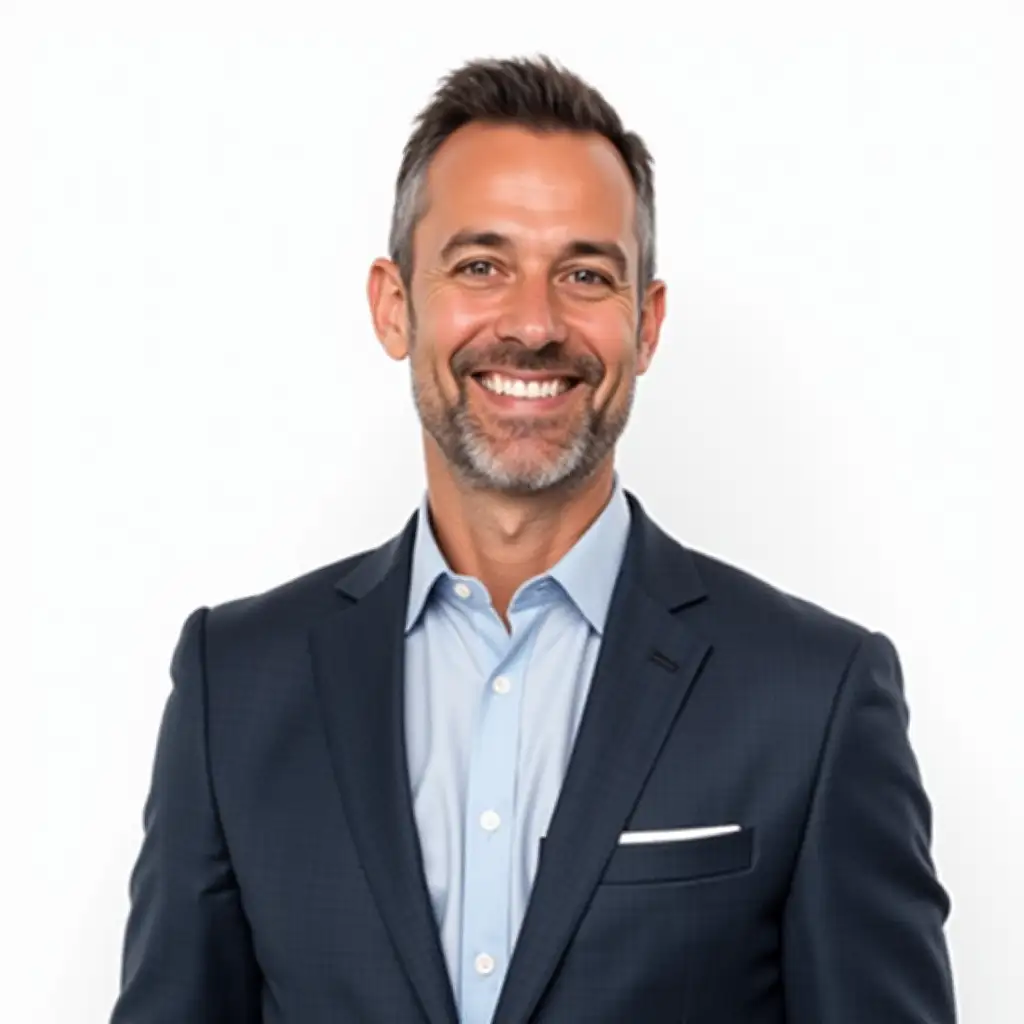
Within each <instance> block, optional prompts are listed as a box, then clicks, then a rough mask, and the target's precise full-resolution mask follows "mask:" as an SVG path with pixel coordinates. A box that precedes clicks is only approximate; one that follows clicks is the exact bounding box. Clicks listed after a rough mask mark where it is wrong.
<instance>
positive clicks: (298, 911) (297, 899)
mask: <svg viewBox="0 0 1024 1024" xmlns="http://www.w3.org/2000/svg"><path fill="white" fill-rule="evenodd" d="M629 501H630V507H631V512H632V524H631V528H630V534H629V540H628V543H627V547H626V552H625V556H624V559H623V565H622V571H621V573H620V576H619V579H618V582H617V584H616V587H615V591H614V594H613V597H612V603H611V607H610V609H609V614H608V629H607V632H606V635H605V638H604V641H603V645H602V648H601V653H600V657H599V660H598V664H597V669H596V672H595V676H594V679H593V682H592V684H591V690H590V696H589V699H588V703H587V706H586V709H585V712H584V715H583V720H582V723H581V726H580V731H579V734H578V736H577V740H576V744H575V747H574V750H573V754H572V758H571V761H570V764H569V768H568V772H567V774H566V777H565V781H564V784H563V787H562V791H561V794H560V797H559V801H558V804H557V806H556V810H555V813H554V817H553V819H552V821H551V826H550V829H549V831H548V835H547V838H546V839H545V841H544V844H543V850H542V853H541V859H540V864H539V868H538V873H537V877H536V880H535V883H534V887H533V892H532V895H531V898H530V902H529V905H528V909H527V913H526V918H525V921H524V923H523V926H522V930H521V932H520V934H519V938H518V941H517V944H516V947H515V951H514V955H513V958H512V962H511V964H510V966H509V970H508V975H507V977H506V980H505V984H504V987H503V989H502V993H501V997H500V1000H499V1003H498V1008H497V1011H496V1014H495V1021H496V1022H497V1024H514V1022H525V1021H537V1022H543V1024H555V1022H558V1024H564V1022H575V1021H588V1022H608V1024H612V1022H616V1024H618V1022H627V1021H637V1022H643V1024H660V1022H666V1024H668V1022H673V1024H679V1022H681V1021H683V1022H686V1024H740V1022H742V1024H783V1022H786V1024H867V1022H879V1024H890V1022H891V1024H903V1022H907V1024H909V1022H921V1024H924V1022H928V1024H950V1022H952V1021H954V1019H955V1011H954V1009H953V995H952V980H951V976H950V968H949V963H948V956H947V953H946V948H945V943H944V939H943V933H942V927H943V923H944V921H945V919H946V917H947V914H948V911H949V901H948V898H947V896H946V893H945V891H944V890H943V888H942V886H941V884H940V883H939V882H938V880H937V879H936V877H935V872H934V868H933V865H932V861H931V857H930V853H929V843H930V829H931V821H930V807H929V803H928V800H927V797H926V795H925V793H924V790H923V788H922V785H921V781H920V777H919V773H918V769H917V765H916V762H915V759H914V755H913V753H912V751H911V749H910V747H909V744H908V741H907V736H906V723H907V710H906V705H905V703H904V700H903V693H902V681H901V677H900V670H899V664H898V661H897V658H896V654H895V651H894V650H893V648H892V646H891V645H890V644H889V642H888V641H887V640H886V639H885V638H884V637H882V636H880V635H878V634H870V633H867V632H865V631H864V630H863V629H861V628H860V627H858V626H856V625H854V624H852V623H849V622H846V621H843V620H841V619H839V618H837V617H835V616H832V615H829V614H828V613H826V612H824V611H822V610H820V609H818V608H816V607H814V606H812V605H809V604H807V603H804V602H801V601H798V600H796V599H794V598H791V597H788V596H786V595H783V594H781V593H779V592H777V591H775V590H773V589H772V588H770V587H768V586H767V585H766V584H764V583H761V582H759V581H757V580H755V579H753V578H752V577H750V576H748V575H746V574H744V573H742V572H740V571H739V570H736V569H733V568H730V567H728V566H726V565H724V564H722V563H720V562H717V561H715V560H713V559H710V558H707V557H705V556H702V555H699V554H697V553H694V552H690V551H688V550H687V549H685V548H683V547H682V546H680V545H679V544H677V543H676V542H675V541H674V540H672V539H671V538H670V537H668V536H667V535H666V534H665V533H663V532H662V531H661V530H660V529H659V528H658V527H657V526H656V525H655V524H654V522H653V521H652V520H651V519H650V518H649V517H648V516H647V515H646V514H645V513H644V511H643V509H642V508H641V506H640V504H639V502H637V500H636V499H635V498H634V497H633V496H632V495H630V496H629ZM414 529H415V517H414V518H412V519H410V520H409V522H408V524H407V525H406V527H405V529H404V530H403V532H402V533H401V534H399V535H398V536H397V537H395V538H394V539H392V540H391V541H389V542H388V543H387V544H385V545H383V546H382V547H381V548H378V549H376V550H374V551H371V552H367V553H363V554H361V555H357V556H355V557H353V558H350V559H347V560H345V561H343V562H341V563H337V564H335V565H332V566H328V567H326V568H323V569H320V570H318V571H316V572H313V573H311V574H309V575H307V576H304V577H302V578H300V579H298V580H295V581H292V582H291V583H288V584H286V585H284V586H282V587H279V588H277V589H275V590H272V591H270V592H268V593H266V594H263V595H260V596H257V597H252V598H248V599H245V600H241V601H235V602H231V603H229V604H225V605H221V606H219V607H216V608H213V609H212V610H207V609H205V608H202V609H198V610H197V611H196V612H194V613H193V614H192V615H191V616H190V617H189V619H188V621H187V622H186V624H185V626H184V628H183V630H182V635H181V638H180V640H179V643H178V646H177V648H176V651H175V655H174V659H173V664H172V675H173V678H174V681H175V687H174V691H173V693H172V696H171V698H170V700H169V702H168V707H167V710H166V713H165V716H164V721H163V724H162V726H161V734H160V739H159V743H158V751H157V759H156V764H155V768H154V776H153V784H152V789H151V793H150V797H149V800H148V801H147V807H146V822H147V834H146V839H145V841H144V844H143V848H142V851H141V853H140V855H139V860H138V863H137V866H136V869H135V872H134V873H133V878H132V911H131V915H130V918H129V922H128V928H127V935H126V944H125V962H124V972H123V988H122V994H121V997H120V999H119V1002H118V1005H117V1007H116V1008H115V1011H114V1016H113V1024H164V1022H166V1024H171V1022H174V1024H181V1022H184V1021H188V1022H190V1024H213V1022H218V1024H243V1022H245V1024H248V1022H253V1021H263V1022H266V1024H282V1022H286V1021H287V1022H289V1024H321V1022H323V1024H327V1022H328V1021H330V1022H332V1024H336V1022H342V1021H352V1022H360V1024H361V1022H368V1024H369V1022H374V1021H382V1022H384V1021H400V1022H410V1024H413V1022H421V1021H422V1022H427V1021H429V1022H431V1024H443V1022H449V1024H451V1022H453V1021H455V1020H456V1014H455V1007H454V1001H453V997H452V992H451V986H450V984H449V982H448V979H447V975H446V972H445V965H444V960H443V957H442V955H441V950H440V947H439V944H438V938H437V931H436V925H435V922H434V919H433V917H432V913H431V908H430V904H429V900H428V897H427V892H426V889H425V886H424V880H423V873H422V867H421V863H420V858H419V849H418V840H417V834H416V828H415V824H414V821H413V816H412V811H411V803H410V793H409V783H408V776H407V772H406V763H405V752H404V747H403V739H402V713H401V711H402V699H401V697H402V682H403V672H402V656H401V651H402V645H401V636H402V624H403V616H404V613H405V601H406V596H407V589H408V574H409V558H410V552H411V549H412V542H413V532H414ZM733 822H735V823H738V824H740V825H741V826H742V829H741V830H740V831H738V832H733V833H730V834H726V835H720V836H715V837H712V838H709V839H696V840H690V841H686V842H678V843H668V844H662V845H650V846H649V845H622V844H620V843H619V842H618V839H619V837H620V834H621V833H622V832H624V831H636V830H648V829H676V828H684V827H689V826H702V825H715V824H719V823H733Z"/></svg>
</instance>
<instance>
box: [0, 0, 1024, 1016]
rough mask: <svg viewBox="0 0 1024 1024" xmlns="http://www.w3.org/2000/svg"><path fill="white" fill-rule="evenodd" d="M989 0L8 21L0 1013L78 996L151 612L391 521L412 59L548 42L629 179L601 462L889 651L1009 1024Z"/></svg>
mask: <svg viewBox="0 0 1024 1024" xmlns="http://www.w3.org/2000/svg"><path fill="white" fill-rule="evenodd" d="M428 8H429V9H428ZM1021 8H1022V5H1021V4H1019V3H1017V2H1015V0H1006V2H1005V3H1002V2H997V0H978V2H975V3H973V4H968V3H966V2H963V3H952V2H943V0H930V2H926V0H861V2H859V3H858V4H856V5H854V4H851V3H847V2H823V0H775V2H773V3H764V2H761V0H751V2H747V3H736V2H730V0H723V2H716V3H708V2H706V0H675V2H674V3H672V4H669V3H668V2H667V0H666V2H664V3H662V2H658V3H654V2H652V0H648V2H646V3H644V2H641V3H634V4H627V5H622V6H619V5H616V6H613V5H610V4H605V3H591V4H580V3H573V4H565V5H558V4H553V3H551V2H550V0H540V2H538V0H517V2H516V3H514V4H513V5H510V6H509V5H487V4H484V5H479V4H442V5H435V6H434V7H430V5H425V4H412V3H408V2H406V0H402V2H401V3H395V2H392V3H390V4H379V5H366V4H359V5H352V6H351V7H348V6H346V5H345V4H344V3H339V2H338V0H334V2H328V0H322V2H313V0H302V2H299V0H291V2H290V3H288V4H287V5H286V4H284V3H281V4H268V3H262V2H260V3H256V2H253V0H247V2H242V0H203V2H201V3H200V2H195V3H193V2H181V0H179V2H177V3H173V4H172V3H165V4H158V3H152V2H149V3H140V2H138V0H134V2H127V0H125V2H116V0H91V2H90V3H89V4H74V3H71V2H66V3H56V2H40V0H35V2H33V3H31V4H30V3H11V2H10V0H4V2H3V6H2V13H0V19H2V21H0V39H2V42H0V48H2V51H0V57H2V58H3V59H2V60H0V66H2V68H3V70H2V71H0V74H2V76H3V77H2V79H0V86H2V87H3V88H2V92H3V95H4V97H5V99H4V101H3V102H4V105H5V108H6V111H5V114H6V116H5V122H6V128H5V131H4V133H3V137H2V139H0V163H2V165H3V169H2V170H0V173H2V174H3V175H4V183H3V188H2V194H3V199H2V201H3V203H4V205H5V207H8V209H7V210H6V211H5V215H4V218H3V222H2V223H3V224H4V225H5V227H4V228H3V229H2V232H3V234H4V236H5V240H4V241H2V242H0V244H2V245H3V246H4V248H5V249H8V245H9V244H10V243H11V242H13V243H14V244H13V246H11V247H10V249H9V250H8V251H7V252H5V255H4V258H3V262H2V264H0V271H2V276H0V292H2V293H3V294H4V295H5V296H6V298H4V299H3V301H2V303H0V308H2V313H0V316H2V318H3V319H2V322H0V332H2V333H0V337H2V339H3V345H4V365H6V366H7V367H9V368H12V369H13V372H12V375H11V377H8V378H7V382H6V386H5V387H4V389H3V393H4V395H5V396H6V399H7V401H6V402H5V405H6V410H7V412H8V413H9V414H10V417H9V418H10V420H11V424H10V428H9V429H8V431H6V434H7V437H6V441H7V443H8V444H9V445H10V447H11V449H12V454H14V455H20V456H21V457H24V454H25V451H26V445H25V443H24V438H25V434H26V424H30V430H31V434H30V445H29V446H27V450H28V451H29V453H30V455H31V469H32V480H31V485H32V486H31V490H30V491H29V492H28V493H30V499H31V503H30V505H29V507H27V508H26V506H25V505H24V504H23V503H21V502H14V501H13V498H14V497H15V496H16V495H24V494H25V493H26V488H24V487H21V486H17V484H16V485H15V486H14V487H13V488H12V490H11V492H10V498H11V500H7V499H5V502H4V504H5V506H7V512H8V513H10V512H12V511H13V512H14V513H15V514H18V513H26V512H28V513H29V514H30V525H31V534H30V536H31V548H30V550H31V566H30V573H31V579H30V580H29V581H25V582H24V583H20V582H18V572H19V571H20V570H22V569H23V568H24V567H25V566H24V558H25V555H26V553H27V547H26V545H25V543H24V540H23V538H24V536H25V529H24V528H23V527H24V524H21V526H18V525H17V524H15V525H14V526H12V528H11V529H10V530H9V531H7V547H9V548H10V549H11V550H10V551H9V553H8V554H9V557H5V560H4V561H5V564H7V565H8V566H14V570H15V571H14V576H13V579H14V582H13V583H12V582H10V580H11V576H10V575H8V582H9V586H8V588H6V589H7V597H6V598H5V600H6V601H7V603H8V604H9V608H8V609H7V613H6V614H5V619H4V621H5V622H7V623H8V624H9V625H10V629H9V630H8V631H7V636H6V638H5V640H4V646H5V649H6V650H7V654H6V655H5V657H4V660H3V664H4V665H5V667H6V669H7V672H6V673H5V677H4V678H3V683H2V685H3V698H4V708H5V714H4V716H3V719H4V722H3V726H2V728H3V735H2V738H3V743H2V753H0V756H2V757H3V761H4V763H3V766H2V773H0V774H2V777H3V786H4V804H3V806H4V813H3V820H4V841H3V845H2V849H3V852H2V853H0V857H2V858H3V861H4V864H3V868H2V874H0V879H2V885H3V892H4V911H3V918H2V920H3V927H2V931H0V934H2V941H3V944H4V949H3V950H0V956H2V960H0V962H2V963H3V974H4V976H5V983H4V996H3V1002H4V1013H3V1016H4V1019H5V1020H10V1021H17V1022H18V1024H26V1022H37V1021H38V1022H47V1024H49V1022H54V1024H57V1022H59V1024H67V1022H69V1021H75V1022H77V1021H90V1022H91V1021H96V1022H102V1021H104V1020H105V1019H106V1016H107V1014H108V1013H109V1011H110V1007H111V1004H112V1002H113V999H114V997H115V993H116V986H117V975H118V970H119V957H120V945H121V935H122V928H123V924H124V917H125V913H126V911H127V880H128V874H129V871H130V868H131V865H132V863H133V861H134V857H135V854H136V852H137V849H138V844H139V842H140V839H141V810H142V803H143V800H144V797H145V793H146V789H147V787H148V782H149V771H150V766H151V761H152V755H153V747H154V742H155V738H156V728H157V724H158V720H159V715H160V712H161V710H162V707H163V702H164V700H165V698H166V695H167V692H168V689H169V685H170V684H169V676H168V666H169V661H170V654H171V650H172V648H173V645H174V642H175V641H176V639H177V634H178V630H179V628H180V626H181V624H182V622H183V620H184V618H185V616H186V614H187V613H188V612H189V611H191V610H192V609H193V608H195V607H196V606H198V605H199V604H211V603H215V602H218V601H221V600H226V599H228V598H232V597H237V596H241V595H243V594H246V593H252V592H255V591H258V590H261V589H264V588H267V587H270V586H273V585H274V584H276V583H278V582H281V581H283V580H285V579H287V578H289V577H291V576H294V575H297V574H299V573H301V572H303V571H305V570H307V569H311V568H313V567H315V566H317V565H320V564H323V563H326V562H329V561H333V560H336V559H338V558H341V557H342V556H344V555H346V554H348V553H351V552H354V551H356V550H358V549H360V548H362V547H365V546H367V545H370V544H375V543H377V542H379V541H381V540H383V539H384V538H385V537H386V536H388V535H390V534H391V533H392V532H394V531H395V530H397V529H398V528H399V527H400V526H401V524H402V523H403V522H404V520H405V517H406V516H407V514H408V513H409V512H410V511H411V510H412V508H413V505H414V503H415V502H416V501H417V500H418V498H419V494H420V489H421V487H422V486H423V477H422V472H421V468H420V450H419V440H418V429H417V424H416V421H415V418H414V413H413V409H412V403H411V399H410V396H409V386H408V380H407V370H406V368H405V367H404V366H396V365H395V364H393V363H391V362H390V361H389V360H387V359H386V358H385V357H384V355H383V354H382V353H381V352H380V350H379V348H378V346H377V344H376V341H375V340H374V338H373V335H372V332H371V328H370V322H369V317H368V314H367V311H366V307H365V299H364V286H365V277H366V271H367V268H368V265H369V263H370V260H371V259H372V258H373V257H375V256H377V255H381V254H383V253H384V249H385V240H386V231H387V220H388V215H389V209H390V200H391V189H392V183H393V179H394V174H395V172H396V170H397V166H398V159H399V154H400V148H401V146H402V144H403V142H404V140H405V137H406V134H407V132H408V130H409V126H410V122H411V118H412V117H413V115H414V114H415V112H416V111H417V110H418V109H419V108H420V106H421V105H422V104H423V103H424V102H426V100H427V99H428V96H429V94H430V92H431V90H432V88H433V86H434V84H435V82H436V80H437V78H438V77H439V76H440V75H441V74H443V73H444V72H446V71H447V70H448V69H449V68H451V67H453V66H455V65H456V64H458V63H461V62H462V61H463V60H465V59H468V58H470V57H474V56H502V55H512V54H523V53H536V52H538V51H543V52H548V53H550V54H551V55H553V56H555V57H556V58H558V59H559V60H561V61H563V62H564V63H566V64H568V65H569V66H570V67H572V68H573V69H575V70H577V71H579V72H580V73H581V74H583V75H584V76H586V77H588V78H589V79H590V80H591V81H592V82H593V83H594V84H595V85H597V86H598V87H599V88H601V89H602V90H604V91H605V93H606V95H607V96H608V97H609V99H611V101H612V102H613V103H614V104H616V105H617V106H618V108H619V110H620V112H621V113H622V115H623V117H624V119H625V120H626V122H627V123H628V124H629V125H630V126H631V127H633V128H635V129H636V130H638V131H639V132H640V133H641V134H642V135H643V136H644V137H645V139H646V140H647V141H648V144H649V145H650V147H651V149H652V150H653V152H654V155H655V158H656V173H657V189H658V203H659V242H660V267H659V270H660V273H661V276H663V277H664V278H665V279H667V281H668V282H669V315H668V320H667V322H666V327H665V334H664V336H663V341H662V346H661V349H660V351H659V354H658V357H657V359H656V360H655V363H654V367H653V369H652V371H651V373H650V374H649V375H648V376H647V377H645V378H644V379H643V380H642V381H641V383H640V387H639V392H638V399H637V405H636V409H635V414H634V419H633V421H632V423H631V425H630V428H629V429H628V431H627V434H626V438H625V439H624V442H623V445H622V447H621V449H620V460H619V467H620V471H621V474H622V476H623V479H624V482H625V483H626V485H627V486H628V487H630V488H631V489H633V490H634V491H636V492H637V493H638V494H639V495H640V497H641V499H642V500H643V501H644V502H645V504H646V506H647V508H648V510H649V511H651V512H652V514H653V515H654V516H655V518H656V519H658V520H659V521H660V522H661V523H662V525H664V526H665V527H666V528H668V529H669V530H670V531H671V532H673V533H674V534H675V535H676V536H678V537H679V538H680V539H682V540H683V541H684V542H685V543H688V544H689V545H691V546H693V547H697V548H699V549H703V550H705V551H707V552H709V553H711V554H714V555H717V556H718V557H721V558H724V559H726V560H728V561H731V562H734V563H736V564H739V565H741V566H743V567H745V568H747V569H749V570H751V571H753V572H755V573H758V574H760V575H762V576H764V577H766V578H768V579H769V580H771V581H773V582H774V583H776V584H777V585H779V586H781V587H783V588H785V589H788V590H791V591H794V592H796V593H798V594H800V595H802V596H804V597H808V598H810V599H812V600H815V601H817V602H819V603H822V604H824V605H826V606H827V607H829V608H832V609H833V610H835V611H837V612H839V613H841V614H844V615H846V616H849V617H852V618H855V619H858V620H859V621H861V622H863V623H864V624H866V625H868V626H870V627H872V628H874V629H880V630H883V631H885V632H886V633H887V634H888V635H890V636H891V637H892V638H893V640H894V641H895V643H896V645H897V647H898V649H899V651H900V653H901V656H902V658H903V662H904V667H905V670H906V680H907V696H908V701H909V704H910V709H911V738H912V741H913V743H914V746H915V749H916V751H917V754H918V759H919V761H920V764H921V769H922V773H923V775H924V779H925V784H926V787H927V789H928V791H929V794H930V796H931V798H932V803H933V807H934V813H935V838H934V853H935V857H936V861H937V863H938V867H939V872H940V876H941V878H942V880H943V882H944V884H945V885H946V886H947V888H948V889H949V890H950V892H951V894H952V898H953V912H952V916H951V919H950V923H949V927H948V934H949V939H950V944H951V949H952V955H953V959H954V969H955V977H956V983H957V989H958V992H959V1002H960V1008H961V1015H962V1019H963V1020H965V1021H968V1022H984V1024H1009V1022H1010V1021H1011V1020H1012V1021H1016V1020H1019V1019H1020V1018H1019V1016H1018V1014H1019V1013H1020V998H1019V979H1020V969H1021V967H1020V965H1021V964H1022V963H1024V937H1022V936H1024V932H1022V930H1021V928H1020V920H1021V918H1022V916H1024V895H1022V886H1021V877H1022V868H1021V864H1020V858H1021V855H1022V850H1024V811H1022V797H1021V789H1022V770H1021V765H1022V757H1021V754H1020V750H1021V745H1022V742H1024V732H1022V729H1024V698H1022V696H1021V691H1022V689H1024V687H1022V683H1024V679H1022V675H1024V674H1022V672H1021V667H1020V666H1021V660H1020V658H1021V655H1020V645H1019V642H1018V639H1017V638H1019V636H1020V633H1021V612H1022V607H1021V600H1020V597H1019V595H1020V581H1021V579H1022V578H1024V576H1022V573H1024V566H1022V564H1021V561H1020V555H1021V543H1020V539H1019V535H1020V524H1021V522H1022V521H1024V514H1022V512H1024V510H1022V507H1021V498H1020V493H1019V489H1018V483H1019V478H1020V473H1021V454H1020V451H1021V440H1022V429H1021V417H1020V413H1019V405H1018V399H1017V395H1016V392H1017V381H1018V379H1019V376H1020V373H1021V371H1022V369H1024V365H1022V359H1021V356H1020V350H1021V346H1022V345H1024V331H1022V329H1021V327H1022V319H1024V318H1022V316H1021V311H1020V308H1019V299H1020V294H1021V284H1020V282H1021V276H1022V271H1024V266H1022V259H1021V251H1022V248H1021V245H1022V243H1021V238H1022V237H1024V223H1022V220H1024V218H1022V216H1021V212H1022V211H1021V202H1020V198H1019V187H1020V181H1022V180H1024V166H1022V163H1024V162H1022V160H1021V148H1020V142H1019V138H1020V116H1019V101H1020V97H1021V96H1022V95H1024V76H1022V74H1021V71H1020V70H1019V67H1018V66H1012V65H1014V64H1016V63H1017V62H1018V61H1019V54H1020V52H1021V51H1022V48H1024V30H1022V18H1021V13H1020V12H1021ZM1014 97H1016V99H1014ZM26 351H27V352H30V353H31V359H32V371H33V380H32V383H33V388H32V390H31V392H29V391H28V389H25V388H23V387H21V386H20V385H19V384H18V381H19V380H20V374H19V372H18V367H19V362H20V361H21V360H22V359H23V357H24V355H25V353H26ZM29 393H31V395H32V402H31V408H30V409H23V408H22V406H23V404H24V402H25V400H26V397H27V395H28V394H29ZM15 461H16V460H12V461H11V462H10V463H9V465H10V466H11V467H13V466H14V465H15ZM9 479H14V480H17V477H16V476H15V475H14V470H13V468H12V475H11V477H10V478H9ZM26 595H28V596H26ZM29 609H30V612H29ZM26 613H29V614H30V618H31V621H30V626H31V632H28V631H27V630H25V629H23V628H22V624H21V620H22V619H23V618H24V617H25V615H26ZM823 1024H824V1022H823Z"/></svg>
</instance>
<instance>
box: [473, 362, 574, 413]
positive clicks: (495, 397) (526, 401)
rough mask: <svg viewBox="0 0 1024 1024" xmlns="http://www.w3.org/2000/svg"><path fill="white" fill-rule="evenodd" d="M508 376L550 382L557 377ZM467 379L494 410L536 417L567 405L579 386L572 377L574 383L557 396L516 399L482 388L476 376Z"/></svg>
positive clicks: (542, 374)
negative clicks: (538, 414)
mask: <svg viewBox="0 0 1024 1024" xmlns="http://www.w3.org/2000/svg"><path fill="white" fill-rule="evenodd" d="M480 372H481V373H487V372H490V371H487V370H483V371H480ZM496 372H499V373H504V372H505V371H503V370H499V371H496ZM508 376H510V377H513V376H514V377H517V378H518V379H520V380H550V379H551V378H552V377H553V376H558V374H551V373H533V374H527V373H518V372H517V373H515V374H511V373H510V374H508ZM469 379H470V380H471V381H472V383H473V386H474V387H475V389H476V390H477V391H478V392H480V393H481V394H482V395H483V396H484V398H485V399H487V400H488V401H489V402H490V403H491V404H492V405H493V406H494V407H495V408H496V409H500V410H501V411H502V412H511V413H524V414H532V415H536V414H537V413H541V412H552V411H554V410H556V409H558V408H559V407H560V406H562V405H567V404H568V403H569V402H570V401H572V399H573V397H574V395H575V392H576V391H577V390H578V388H579V386H580V381H579V379H578V378H575V377H574V378H573V380H575V381H576V383H575V384H573V385H572V387H570V388H568V389H567V390H566V391H563V392H562V393H561V394H559V395H551V396H549V397H547V398H517V397H516V396H515V395H499V394H496V393H495V392H494V391H491V390H490V388H487V387H484V385H483V384H482V383H481V382H480V381H479V380H478V379H477V376H476V374H470V377H469Z"/></svg>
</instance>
